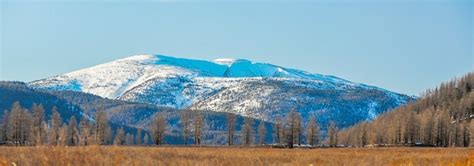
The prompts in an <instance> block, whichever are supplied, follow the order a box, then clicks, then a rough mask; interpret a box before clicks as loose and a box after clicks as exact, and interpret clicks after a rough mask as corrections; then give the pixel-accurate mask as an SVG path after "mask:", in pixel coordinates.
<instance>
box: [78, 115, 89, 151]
mask: <svg viewBox="0 0 474 166" xmlns="http://www.w3.org/2000/svg"><path fill="white" fill-rule="evenodd" d="M79 127H80V137H79V145H81V146H87V145H89V144H90V133H91V132H90V125H89V122H88V120H87V119H86V117H85V116H82V118H81V121H80V122H79Z"/></svg>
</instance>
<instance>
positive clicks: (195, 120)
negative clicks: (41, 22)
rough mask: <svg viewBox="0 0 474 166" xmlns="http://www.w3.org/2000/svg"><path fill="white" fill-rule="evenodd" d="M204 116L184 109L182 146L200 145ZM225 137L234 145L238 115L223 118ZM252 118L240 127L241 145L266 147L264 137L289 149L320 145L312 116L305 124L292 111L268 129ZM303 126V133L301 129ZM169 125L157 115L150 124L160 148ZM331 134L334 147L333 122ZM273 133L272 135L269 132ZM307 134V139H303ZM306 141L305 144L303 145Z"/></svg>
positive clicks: (181, 121)
mask: <svg viewBox="0 0 474 166" xmlns="http://www.w3.org/2000/svg"><path fill="white" fill-rule="evenodd" d="M204 120H205V118H204V116H203V113H202V112H200V111H191V110H185V111H182V112H181V114H180V123H181V135H182V137H183V138H182V140H184V142H183V144H184V145H187V144H188V140H190V137H192V138H193V140H194V141H193V142H194V144H195V145H201V144H202V139H203V138H202V137H203V131H204V123H205V122H204ZM226 123H227V124H226V128H227V130H226V132H225V133H226V135H227V145H229V146H233V145H235V140H236V138H237V134H236V128H237V124H238V123H237V115H235V114H231V113H228V114H227V115H226ZM254 123H255V119H253V118H249V117H245V118H244V122H243V123H242V126H240V129H241V130H240V134H239V136H240V138H241V141H240V142H241V144H242V145H245V146H249V145H253V144H258V145H264V144H266V141H265V140H266V137H273V138H274V139H273V143H275V144H279V145H286V146H287V147H289V148H293V146H294V145H295V144H298V145H301V144H303V143H305V144H309V145H318V144H321V143H322V142H321V128H320V127H319V124H318V122H317V120H316V116H312V117H311V118H310V120H309V122H308V123H304V122H303V121H302V117H301V115H300V114H299V113H298V112H296V111H295V110H292V111H290V112H289V113H288V114H287V115H286V117H281V116H277V118H276V121H275V123H274V124H273V125H272V126H271V127H270V128H267V126H266V125H265V122H264V121H263V120H261V121H259V123H258V125H257V126H255V124H254ZM304 124H306V128H305V129H306V131H304V129H303V127H305V125H304ZM168 128H169V127H168V126H167V123H166V118H165V114H158V115H157V116H155V118H154V119H153V121H152V123H151V125H150V132H151V135H152V137H153V138H154V140H153V143H154V144H157V145H161V144H163V143H165V142H164V138H165V136H166V135H167V133H168V132H167V130H168ZM328 128H329V130H330V132H329V133H328V136H329V138H330V139H331V140H332V141H329V143H330V145H332V146H335V145H336V144H337V140H336V133H337V128H336V125H335V123H330V125H329V126H328ZM268 131H273V132H268ZM304 134H306V138H304ZM304 141H305V142H304Z"/></svg>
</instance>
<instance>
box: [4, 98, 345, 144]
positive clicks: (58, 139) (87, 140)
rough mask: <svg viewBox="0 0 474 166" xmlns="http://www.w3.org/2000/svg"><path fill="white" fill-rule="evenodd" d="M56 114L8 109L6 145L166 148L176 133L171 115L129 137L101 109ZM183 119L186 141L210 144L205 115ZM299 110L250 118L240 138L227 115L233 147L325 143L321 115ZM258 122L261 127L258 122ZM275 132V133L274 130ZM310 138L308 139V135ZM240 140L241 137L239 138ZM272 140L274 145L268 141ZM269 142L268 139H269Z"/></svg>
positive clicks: (184, 114) (332, 132)
mask: <svg viewBox="0 0 474 166" xmlns="http://www.w3.org/2000/svg"><path fill="white" fill-rule="evenodd" d="M50 111H51V116H50V117H46V114H45V109H44V108H43V106H42V105H41V104H39V105H38V104H33V106H32V107H31V109H26V108H23V107H22V106H21V105H20V103H19V102H15V103H13V105H12V107H11V109H10V110H5V111H4V113H3V117H1V119H0V144H4V145H13V146H42V145H52V146H87V145H142V144H155V145H163V144H166V141H165V138H166V137H167V136H169V135H170V131H169V130H170V126H169V123H168V122H167V114H165V113H163V112H161V113H157V114H156V115H155V116H154V117H153V120H152V121H151V122H150V123H149V125H148V126H147V128H146V131H142V129H137V131H136V132H135V133H131V132H130V133H127V132H126V131H125V129H124V128H123V127H119V128H116V130H115V131H114V130H113V129H112V127H111V125H110V124H109V123H108V116H107V113H106V111H104V110H103V109H99V110H98V111H96V112H95V116H94V118H92V117H89V116H88V115H83V116H82V117H81V119H80V120H79V121H77V119H76V117H75V116H71V117H70V119H69V121H67V122H65V121H63V119H62V118H61V115H60V113H59V112H58V110H57V108H56V107H53V108H51V110H50ZM179 113H180V115H179V120H180V125H181V128H180V130H181V134H180V135H181V137H182V140H183V144H184V145H188V144H189V143H190V142H192V144H195V145H202V144H203V140H204V138H203V137H204V135H205V134H204V133H205V130H206V128H205V127H204V126H205V124H206V122H205V117H204V114H203V112H201V111H196V110H181V111H180V112H179ZM302 119H303V118H302V117H301V115H300V114H299V113H298V112H297V111H296V110H291V111H290V112H289V113H288V114H287V115H286V116H285V117H283V116H277V118H276V121H275V123H271V125H265V121H263V120H256V119H253V118H250V117H244V122H243V123H242V124H241V126H240V129H241V131H239V132H238V133H237V134H236V127H237V124H238V123H237V115H236V114H232V113H227V115H226V131H225V132H223V133H225V135H226V136H227V145H229V146H234V145H237V144H236V139H237V138H238V137H240V144H241V145H244V146H250V145H268V144H276V145H280V146H285V147H289V148H293V146H294V145H301V144H309V145H321V144H322V143H323V142H322V135H321V128H320V126H319V124H318V122H317V119H316V116H312V117H311V118H310V120H309V121H308V122H307V123H304V122H303V121H302ZM256 121H258V122H259V123H258V124H255V122H256ZM328 128H329V133H328V136H329V138H330V140H333V141H329V143H328V144H330V145H332V146H335V145H336V144H337V143H336V142H335V138H336V130H337V128H336V127H335V124H334V123H331V124H330V125H329V126H328ZM269 131H271V132H269ZM305 134H306V137H304V135H305ZM237 136H238V137H237ZM267 137H270V138H272V139H271V140H272V142H268V141H266V138H267ZM267 140H268V139H267Z"/></svg>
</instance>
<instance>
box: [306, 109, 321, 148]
mask: <svg viewBox="0 0 474 166" xmlns="http://www.w3.org/2000/svg"><path fill="white" fill-rule="evenodd" d="M307 129H308V131H307V133H306V137H307V138H306V140H307V141H308V144H309V145H312V146H314V145H317V144H319V137H320V136H319V134H320V128H319V125H318V122H317V120H316V116H315V115H312V116H311V118H310V120H309V123H308V128H307Z"/></svg>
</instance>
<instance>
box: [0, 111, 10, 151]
mask: <svg viewBox="0 0 474 166" xmlns="http://www.w3.org/2000/svg"><path fill="white" fill-rule="evenodd" d="M8 114H9V112H8V110H5V111H3V117H2V119H1V123H0V144H2V143H6V142H7V127H8Z"/></svg>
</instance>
